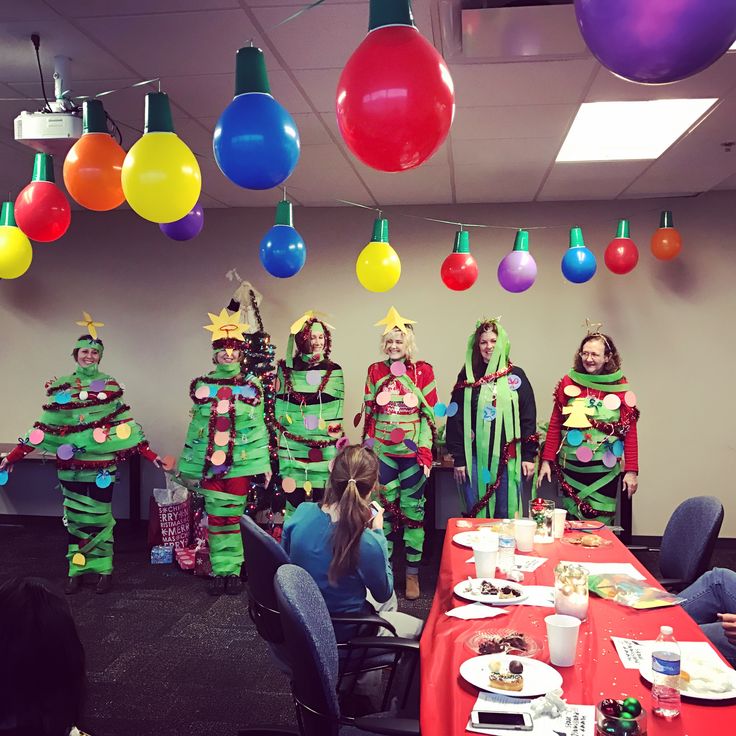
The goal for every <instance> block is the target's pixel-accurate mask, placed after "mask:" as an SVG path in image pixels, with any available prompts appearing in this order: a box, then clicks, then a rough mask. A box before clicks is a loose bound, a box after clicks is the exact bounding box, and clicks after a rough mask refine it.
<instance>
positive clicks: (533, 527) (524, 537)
mask: <svg viewBox="0 0 736 736" xmlns="http://www.w3.org/2000/svg"><path fill="white" fill-rule="evenodd" d="M536 531H537V522H536V521H534V519H515V520H514V537H516V549H517V550H518V551H519V552H531V551H532V550H533V549H534V534H535V533H536Z"/></svg>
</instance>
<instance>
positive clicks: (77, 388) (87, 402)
mask: <svg viewBox="0 0 736 736" xmlns="http://www.w3.org/2000/svg"><path fill="white" fill-rule="evenodd" d="M77 324H78V325H80V326H82V327H86V328H87V330H88V334H85V335H82V336H81V337H80V338H79V339H78V340H77V342H76V344H75V346H74V350H73V351H72V356H73V357H74V360H75V361H76V362H77V366H76V368H75V370H74V373H72V374H71V375H68V376H62V377H61V378H53V379H51V380H50V381H48V382H47V383H46V394H47V395H48V397H49V403H48V404H44V406H43V414H42V415H41V418H40V419H39V421H37V422H36V423H35V424H34V425H33V428H32V429H31V430H30V431H29V432H28V433H27V434H26V436H25V438H24V439H23V440H22V441H21V442H20V444H18V446H17V447H16V448H15V449H13V450H12V452H10V453H9V454H8V456H7V457H6V458H5V459H4V460H3V461H2V463H0V469H2V468H5V467H6V466H12V464H13V463H14V462H17V461H18V460H21V459H22V458H23V457H25V456H26V455H28V454H29V453H30V452H33V450H35V449H40V450H42V451H44V452H47V453H53V454H54V455H55V456H56V467H57V472H58V477H59V485H60V487H61V491H62V494H63V496H64V524H65V526H66V528H67V530H68V532H69V546H68V548H67V555H66V556H67V559H68V560H69V578H68V580H67V583H66V588H65V590H66V593H67V594H72V593H76V592H77V591H78V590H79V586H80V582H81V579H82V575H92V574H95V575H99V579H98V582H97V592H98V593H107V592H108V591H109V590H110V585H111V576H112V557H113V527H114V526H115V519H114V518H113V516H112V490H113V485H114V483H115V473H116V471H117V465H118V463H120V462H122V461H123V460H125V459H126V458H127V457H129V456H130V455H132V454H134V453H140V454H141V455H143V457H145V458H146V459H147V460H151V461H152V462H154V463H155V464H156V465H157V466H160V459H159V458H158V456H157V455H156V453H154V452H153V451H151V449H150V448H149V446H148V442H147V441H146V438H145V437H144V435H143V431H142V430H141V427H140V425H138V424H137V423H136V422H135V421H134V419H133V417H132V416H131V414H130V407H129V406H128V405H127V404H125V403H124V402H123V400H122V397H123V389H122V387H121V385H120V384H119V383H118V382H117V381H116V380H115V379H114V378H113V377H112V376H109V375H108V374H107V373H103V372H102V371H100V367H99V363H100V361H101V360H102V355H103V352H104V349H105V348H104V345H103V343H102V341H101V340H100V339H99V338H98V337H97V328H98V327H103V326H104V323H102V322H95V321H94V320H93V319H92V317H91V316H90V315H89V314H88V313H87V312H83V320H82V321H81V322H77Z"/></svg>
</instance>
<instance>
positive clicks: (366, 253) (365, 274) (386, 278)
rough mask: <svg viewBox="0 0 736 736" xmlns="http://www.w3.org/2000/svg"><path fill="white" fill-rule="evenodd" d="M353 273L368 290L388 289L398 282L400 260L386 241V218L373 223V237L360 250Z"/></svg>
mask: <svg viewBox="0 0 736 736" xmlns="http://www.w3.org/2000/svg"><path fill="white" fill-rule="evenodd" d="M355 274H356V276H357V277H358V281H360V283H361V285H362V286H363V287H364V288H365V289H368V291H388V290H389V289H393V288H394V286H396V284H397V283H398V281H399V278H400V277H401V260H400V259H399V254H398V253H397V252H396V251H395V250H394V249H393V248H392V247H391V245H390V244H389V242H388V220H384V219H383V218H378V219H377V220H376V221H375V222H374V223H373V238H372V239H371V242H370V243H368V245H366V246H365V248H363V250H362V251H360V255H359V256H358V260H357V261H356V263H355Z"/></svg>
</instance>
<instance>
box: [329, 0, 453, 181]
mask: <svg viewBox="0 0 736 736" xmlns="http://www.w3.org/2000/svg"><path fill="white" fill-rule="evenodd" d="M336 109H337V122H338V125H339V127H340V133H341V134H342V137H343V139H344V140H345V143H346V144H347V146H348V148H349V149H350V150H351V151H352V152H353V153H354V154H355V155H356V156H357V157H358V158H359V159H360V160H361V161H362V162H363V163H365V164H367V165H368V166H371V167H372V168H374V169H378V170H379V171H406V170H407V169H413V168H414V167H416V166H419V165H420V164H421V163H422V162H424V161H426V160H427V159H428V158H429V157H430V156H431V155H432V154H433V153H434V152H435V151H436V150H437V149H438V148H439V147H440V146H441V145H442V143H443V142H444V140H445V138H446V137H447V134H448V133H449V131H450V126H451V125H452V119H453V116H454V114H455V91H454V86H453V83H452V77H451V76H450V71H449V69H448V68H447V64H445V61H444V59H443V58H442V56H440V54H439V53H438V52H437V50H436V49H435V48H434V46H432V44H430V43H429V41H427V39H425V38H424V36H422V35H421V34H420V33H419V31H418V30H417V28H416V27H415V26H414V22H413V19H412V15H411V10H410V8H409V2H408V0H371V2H370V23H369V33H368V35H367V36H366V37H365V39H363V41H362V43H361V44H360V46H358V48H357V49H356V50H355V51H354V52H353V55H352V56H351V57H350V59H348V62H347V64H346V65H345V68H344V69H343V71H342V74H341V75H340V81H339V82H338V85H337V108H336Z"/></svg>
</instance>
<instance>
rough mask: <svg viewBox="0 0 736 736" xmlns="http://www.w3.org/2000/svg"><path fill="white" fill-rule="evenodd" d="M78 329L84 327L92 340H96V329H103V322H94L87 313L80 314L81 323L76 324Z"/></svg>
mask: <svg viewBox="0 0 736 736" xmlns="http://www.w3.org/2000/svg"><path fill="white" fill-rule="evenodd" d="M76 324H78V325H79V326H80V327H84V328H85V329H86V330H87V332H88V333H89V335H90V336H91V337H92V339H93V340H96V339H97V328H98V327H104V326H105V323H104V322H95V321H94V320H93V319H92V316H91V315H90V313H89V312H84V311H83V312H82V321H81V322H77V323H76Z"/></svg>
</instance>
